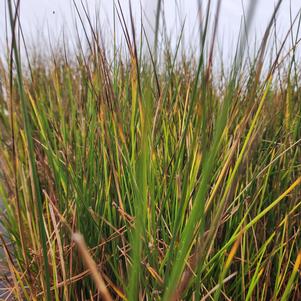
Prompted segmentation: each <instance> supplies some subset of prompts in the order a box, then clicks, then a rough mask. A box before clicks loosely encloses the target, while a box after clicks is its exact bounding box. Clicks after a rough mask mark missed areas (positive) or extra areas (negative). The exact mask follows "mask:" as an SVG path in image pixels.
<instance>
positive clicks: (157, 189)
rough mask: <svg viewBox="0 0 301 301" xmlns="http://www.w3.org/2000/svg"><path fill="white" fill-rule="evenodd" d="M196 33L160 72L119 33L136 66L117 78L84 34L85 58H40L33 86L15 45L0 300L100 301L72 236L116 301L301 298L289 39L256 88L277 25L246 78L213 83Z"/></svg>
mask: <svg viewBox="0 0 301 301" xmlns="http://www.w3.org/2000/svg"><path fill="white" fill-rule="evenodd" d="M9 2H10V1H9ZM280 2H281V1H280ZM118 9H120V8H118ZM158 9H160V5H158ZM276 11H277V7H276V10H275V13H276ZM118 12H119V15H120V13H121V11H120V10H118ZM14 18H15V16H14V12H13V11H11V16H10V20H11V28H12V32H14V31H15V28H14V27H15V24H14ZM158 18H159V13H157V24H159V19H158ZM206 18H207V19H206V22H205V24H206V26H205V27H204V30H203V33H202V37H201V38H202V47H203V48H202V49H200V57H199V60H198V62H197V63H196V62H195V60H194V59H191V60H187V59H186V58H185V57H184V56H183V57H181V58H179V57H178V55H179V54H178V47H179V43H178V44H177V48H176V50H175V51H171V49H170V48H169V46H168V45H166V46H165V48H164V52H165V53H164V54H165V56H164V59H162V58H160V59H161V60H163V63H162V64H161V66H160V68H159V67H158V66H157V65H158V64H159V63H158V62H160V59H158V58H157V57H156V58H155V59H152V60H151V62H148V61H144V60H142V59H141V58H139V53H138V52H139V49H137V48H136V47H137V46H136V41H135V36H134V32H133V37H132V38H131V37H130V35H129V32H128V28H127V27H125V35H126V37H127V41H128V46H129V54H130V56H129V57H130V59H129V61H127V60H126V59H124V58H123V56H122V54H121V53H119V52H118V49H117V48H116V49H114V51H115V53H114V57H113V59H112V60H113V62H114V63H113V64H111V62H110V61H109V59H107V58H106V55H105V53H106V51H105V50H106V49H104V48H103V47H101V45H100V42H99V40H98V39H97V34H95V32H94V30H93V28H91V36H92V37H93V38H92V39H91V41H90V43H89V45H90V48H89V50H88V52H89V53H88V54H84V53H83V52H81V51H78V52H77V53H76V54H75V55H74V56H72V55H70V56H68V55H67V56H66V55H63V54H61V53H60V51H57V52H55V53H53V54H52V59H50V60H47V61H46V60H42V59H39V58H38V57H35V58H33V59H29V68H26V67H24V68H23V70H24V69H25V70H27V69H28V70H29V71H30V72H29V73H28V74H27V73H26V72H23V71H22V70H21V62H20V61H19V60H20V54H19V48H18V45H17V44H16V42H14V43H13V51H12V54H13V57H12V61H11V62H13V65H11V66H10V65H9V62H10V59H8V66H9V67H8V68H6V67H4V64H3V63H1V64H0V72H1V77H2V79H3V80H2V82H1V93H0V129H1V137H0V167H1V173H0V199H1V200H2V201H3V203H4V206H5V209H4V210H3V212H1V215H2V216H1V224H2V226H3V228H4V229H5V231H4V232H3V233H2V234H1V235H0V238H1V245H2V247H1V248H2V249H3V252H2V253H3V257H4V261H3V262H4V266H5V268H6V271H7V273H3V277H2V279H1V278H0V280H1V281H0V286H5V287H7V290H5V289H3V290H2V291H1V292H0V294H5V295H6V296H7V294H8V295H10V296H11V297H13V298H14V299H16V300H47V298H48V300H94V299H95V300H97V298H99V299H100V297H99V292H98V291H97V287H99V285H98V286H97V284H96V283H94V282H93V280H92V278H91V275H90V271H91V270H90V268H89V264H88V265H85V262H84V261H83V260H82V258H81V256H80V253H79V251H78V249H77V247H76V245H75V244H74V241H72V234H73V233H75V232H80V233H81V234H82V235H83V237H84V238H85V241H86V243H87V246H88V248H89V252H90V254H91V255H92V258H93V259H94V261H95V263H96V264H97V267H98V269H99V273H100V274H101V275H102V278H101V279H103V280H104V282H105V283H106V285H107V287H108V290H109V292H110V294H111V295H112V298H113V300H129V301H132V300H133V301H134V300H164V301H169V300H221V299H225V300H229V299H231V300H291V299H294V300H299V299H300V298H301V291H300V262H301V255H300V250H301V245H300V230H301V228H300V212H301V211H300V205H301V194H300V191H301V189H300V186H301V165H300V162H301V148H300V143H301V132H300V124H301V123H300V121H301V120H300V119H301V101H300V99H301V98H300V97H301V91H300V88H299V85H300V74H299V73H298V63H297V60H296V55H295V49H296V46H297V44H298V39H294V38H292V41H293V42H292V48H291V50H289V52H288V53H282V52H281V51H282V49H281V50H280V52H279V55H277V57H276V59H275V60H274V61H272V63H271V65H270V68H268V71H267V72H265V73H263V71H262V67H263V58H264V54H265V47H266V42H267V39H268V37H269V34H270V32H271V31H272V27H271V26H272V25H271V24H272V23H273V22H271V24H270V26H269V27H268V28H267V32H266V35H265V38H264V39H266V40H264V41H262V46H261V48H260V50H259V54H258V56H256V57H255V58H254V59H251V58H250V57H249V58H248V59H246V62H247V61H248V62H250V61H251V62H252V63H251V64H250V65H247V64H242V65H240V64H238V60H239V59H240V58H238V57H237V58H235V61H234V62H233V68H232V69H230V72H229V74H225V73H222V75H220V76H219V75H218V73H217V72H216V73H215V71H214V70H215V69H214V68H213V66H212V64H213V63H212V56H211V55H214V53H215V52H214V51H213V46H214V43H212V40H214V39H215V37H214V36H213V37H211V38H210V39H209V38H208V32H207V31H208V28H209V10H208V13H207V16H206ZM121 20H122V18H121ZM272 20H273V19H272ZM122 22H123V21H122ZM217 23H218V22H217V20H216V22H215V25H216V26H217ZM299 23H300V22H299ZM124 25H126V24H124ZM215 25H214V24H213V26H215ZM158 26H159V25H158ZM86 30H87V31H88V29H86ZM157 30H158V29H157ZM298 31H299V30H298ZM181 34H182V33H181ZM156 39H158V35H156ZM208 39H209V41H208V42H207V40H208ZM243 40H244V39H242V41H243ZM156 44H157V42H156ZM242 45H243V43H242ZM211 47H212V48H211ZM211 49H212V51H210V50H211ZM239 49H240V50H243V48H242V46H241V47H240V48H239ZM208 50H209V51H208ZM155 53H156V56H157V55H158V56H159V53H157V49H156V51H155ZM207 53H209V55H207ZM282 57H285V58H286V61H285V63H283V65H281V64H280V62H281V58H282ZM74 58H76V59H75V60H73V59H74ZM287 62H288V63H287ZM238 65H239V68H237V66H238ZM240 66H247V67H240ZM264 66H267V63H265V65H264ZM280 66H282V67H283V66H286V69H285V72H284V73H281V72H280V71H281V69H280ZM15 70H16V72H15ZM217 83H218V84H217ZM220 83H222V84H220ZM4 274H5V275H4ZM0 277H1V275H0ZM3 296H4V295H3ZM0 298H1V295H0Z"/></svg>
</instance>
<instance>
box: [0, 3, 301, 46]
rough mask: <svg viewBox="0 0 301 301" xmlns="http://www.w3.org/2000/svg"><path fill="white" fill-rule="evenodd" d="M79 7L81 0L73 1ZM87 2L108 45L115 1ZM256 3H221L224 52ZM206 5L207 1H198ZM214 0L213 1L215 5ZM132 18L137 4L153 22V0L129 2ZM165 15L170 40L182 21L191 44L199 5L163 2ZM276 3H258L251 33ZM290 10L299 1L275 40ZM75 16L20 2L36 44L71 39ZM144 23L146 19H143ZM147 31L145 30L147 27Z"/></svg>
mask: <svg viewBox="0 0 301 301" xmlns="http://www.w3.org/2000/svg"><path fill="white" fill-rule="evenodd" d="M6 1H7V0H0V3H1V7H0V26H1V30H0V41H1V43H3V41H4V39H5V21H4V20H5V18H4V8H5V3H6ZM75 1H76V3H77V4H78V5H79V6H80V0H75ZM85 1H86V2H87V3H88V4H89V5H88V6H89V9H90V11H91V13H92V15H93V14H94V12H95V10H98V11H99V13H100V14H99V15H100V23H101V26H102V32H103V35H104V38H105V39H106V40H107V41H109V42H110V40H112V34H110V32H111V31H112V30H113V3H114V0H83V2H85ZM250 1H252V2H253V3H254V2H256V1H255V0H223V1H222V8H221V18H220V27H219V42H220V45H222V47H223V48H226V49H224V50H227V48H231V47H233V45H234V44H235V40H236V39H237V36H238V30H239V25H240V22H241V18H242V15H243V6H245V10H247V7H248V3H250ZM201 2H202V3H207V2H208V1H204V0H203V1H201ZM216 2H217V0H213V3H216ZM120 3H121V5H122V7H123V8H124V12H125V15H126V16H128V0H120ZM131 3H132V6H133V11H134V17H135V19H136V20H137V21H139V20H140V17H141V9H140V7H141V6H140V4H141V5H142V11H143V14H142V16H143V18H144V19H145V17H147V18H148V19H149V20H150V22H151V23H152V22H154V20H153V21H152V19H153V16H154V13H153V11H154V8H155V6H156V0H131ZM163 3H164V12H165V18H166V24H167V28H168V31H169V32H170V33H171V36H172V37H176V36H177V35H178V34H179V32H180V28H181V24H183V21H185V45H189V44H194V42H195V41H196V37H197V35H196V34H197V29H198V17H197V13H198V5H197V0H164V1H163ZM274 5H275V0H258V1H257V8H256V13H255V18H254V21H253V28H252V33H253V34H255V33H256V36H257V37H259V38H260V37H261V36H262V34H263V32H264V29H265V26H266V24H267V22H268V21H269V18H270V16H271V15H272V12H273V8H274ZM290 7H291V9H292V13H293V16H295V15H296V14H297V13H298V11H299V9H300V8H301V1H300V0H284V1H283V4H282V7H281V9H280V12H279V17H278V36H279V38H281V36H284V33H285V32H286V31H287V29H288V28H289V25H290ZM75 18H76V13H75V9H74V5H73V4H72V0H21V20H22V27H23V30H24V32H25V35H26V37H27V39H29V40H35V39H37V37H38V36H39V35H40V36H41V35H44V36H47V35H48V32H50V35H51V36H52V38H55V39H60V37H61V35H62V32H63V31H64V32H65V33H66V34H69V35H70V36H72V35H74V20H75ZM145 20H146V19H145ZM118 23H119V21H118V19H117V32H118V34H119V38H120V39H121V40H122V34H121V30H120V26H119V24H118ZM146 27H147V26H146ZM147 31H148V35H151V30H150V27H149V26H148V27H147Z"/></svg>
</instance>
